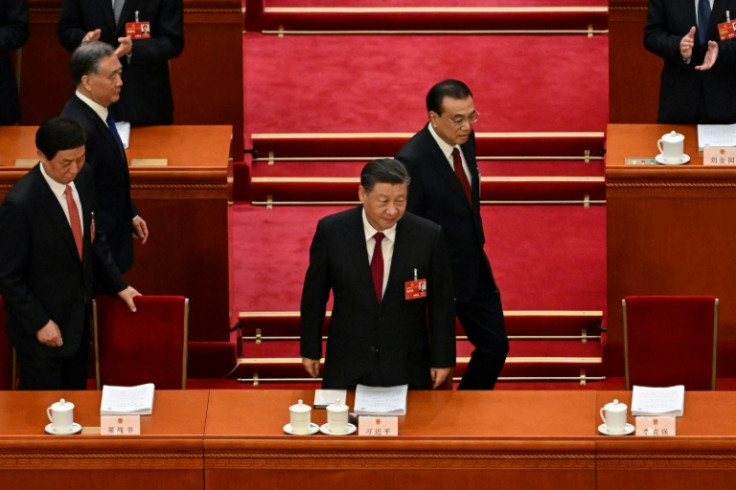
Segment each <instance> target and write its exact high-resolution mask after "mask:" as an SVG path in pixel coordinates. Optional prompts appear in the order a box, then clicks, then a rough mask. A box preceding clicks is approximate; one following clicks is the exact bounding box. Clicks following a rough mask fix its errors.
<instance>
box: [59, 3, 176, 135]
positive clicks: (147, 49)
mask: <svg viewBox="0 0 736 490" xmlns="http://www.w3.org/2000/svg"><path fill="white" fill-rule="evenodd" d="M183 9H184V8H183V5H182V0H125V4H124V6H123V11H122V13H121V15H120V22H118V24H117V25H115V17H114V14H113V10H112V2H110V1H109V0H63V1H62V5H61V17H60V18H59V24H58V27H57V33H58V35H59V41H60V42H61V45H62V46H64V47H65V48H66V49H68V50H69V51H74V49H76V48H77V47H78V46H79V45H80V44H81V42H82V38H84V35H85V34H86V33H87V32H89V31H93V30H95V29H101V30H102V34H101V37H100V40H101V41H104V42H106V43H108V44H111V45H112V46H113V47H117V46H118V44H119V43H118V38H119V37H125V23H126V22H133V21H135V13H136V12H138V14H139V15H138V18H139V20H140V21H141V22H143V21H147V22H150V23H151V39H139V40H134V41H133V51H132V57H131V61H130V63H128V59H127V57H125V56H123V57H122V58H120V62H121V63H122V65H123V88H122V91H121V93H120V100H119V101H118V102H117V103H115V104H113V105H112V106H111V110H112V113H113V116H114V117H115V119H116V120H117V121H130V123H131V124H133V125H153V124H171V123H172V121H173V110H174V104H173V100H172V97H171V84H170V81H169V60H170V59H172V58H176V57H177V56H179V54H180V53H181V51H182V49H183V48H184V33H183V20H182V19H183Z"/></svg>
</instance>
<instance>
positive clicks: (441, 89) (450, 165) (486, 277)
mask: <svg viewBox="0 0 736 490" xmlns="http://www.w3.org/2000/svg"><path fill="white" fill-rule="evenodd" d="M427 112H428V117H429V123H428V124H427V125H426V126H425V127H424V128H423V129H422V130H421V131H419V132H418V133H417V134H415V135H414V136H413V137H412V138H411V139H410V140H409V141H408V142H407V143H406V144H405V145H404V146H403V147H402V148H401V150H399V153H398V154H397V155H396V158H397V160H400V161H401V162H403V163H404V165H405V166H406V168H407V170H408V171H409V174H410V176H411V182H412V184H411V192H410V193H409V201H408V206H407V211H409V212H411V213H414V214H418V215H419V216H423V217H425V218H428V219H430V220H432V221H434V222H436V223H438V224H439V225H441V226H442V229H443V230H444V232H445V237H446V238H447V242H448V245H449V249H450V256H451V259H452V273H453V282H454V285H455V299H456V310H457V318H458V320H459V321H460V324H461V325H462V326H463V329H464V330H465V333H466V334H467V336H468V339H469V340H470V342H471V343H472V344H473V347H474V348H475V349H474V351H473V353H472V355H471V358H470V362H469V363H468V365H467V367H466V369H465V373H464V374H463V378H462V381H461V382H460V385H459V387H458V388H459V389H465V390H482V389H487V390H490V389H493V387H494V386H495V384H496V380H497V379H498V376H499V374H500V373H501V369H503V365H504V363H505V362H506V355H507V354H508V349H509V344H508V337H507V336H506V327H505V324H504V318H503V308H502V306H501V294H500V292H499V290H498V286H496V281H495V279H494V278H493V272H492V270H491V265H490V262H489V261H488V257H487V256H486V254H485V251H484V250H483V244H484V243H485V236H484V233H483V221H482V219H481V216H480V178H479V174H478V166H477V164H476V161H475V135H474V133H473V124H474V123H475V122H476V121H477V120H478V117H479V113H478V111H477V110H476V109H475V104H474V102H473V95H472V93H471V92H470V89H469V88H468V86H467V85H465V83H463V82H461V81H459V80H444V81H442V82H440V83H438V84H437V85H435V86H434V87H432V88H431V89H430V91H429V93H428V94H427Z"/></svg>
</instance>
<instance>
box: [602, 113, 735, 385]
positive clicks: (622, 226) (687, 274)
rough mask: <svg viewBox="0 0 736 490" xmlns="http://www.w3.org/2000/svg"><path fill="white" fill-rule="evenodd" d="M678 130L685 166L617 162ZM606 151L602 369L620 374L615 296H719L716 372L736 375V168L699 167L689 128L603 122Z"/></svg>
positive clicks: (646, 153) (645, 152) (647, 153)
mask: <svg viewBox="0 0 736 490" xmlns="http://www.w3.org/2000/svg"><path fill="white" fill-rule="evenodd" d="M672 130H676V131H678V132H680V133H682V134H684V135H685V153H686V154H688V155H690V158H691V161H690V163H688V164H687V165H679V166H671V165H667V166H665V165H624V161H625V157H626V156H632V157H654V155H655V154H657V153H658V151H657V146H656V143H657V140H658V139H659V138H660V137H661V135H662V134H664V133H666V132H669V131H672ZM607 145H608V149H607V153H606V214H607V249H608V265H607V268H608V272H607V285H608V330H609V332H608V335H609V342H608V345H607V346H606V356H604V357H605V359H606V361H605V362H606V363H607V367H606V369H607V373H608V374H609V375H612V376H616V375H618V376H623V372H624V366H623V332H622V329H623V327H622V312H621V299H622V298H623V297H624V296H628V295H642V294H643V295H647V294H664V295H691V294H692V295H712V296H716V297H718V298H720V325H719V331H718V342H719V345H720V348H719V353H718V357H719V363H718V375H719V377H720V376H725V377H733V376H736V364H734V363H732V362H730V359H731V358H732V356H733V355H734V354H733V351H734V345H736V289H734V287H733V286H734V277H736V260H734V258H733V257H734V248H733V243H734V241H735V240H736V220H734V213H733V210H734V209H736V168H734V167H719V166H703V162H702V157H703V154H702V152H698V148H697V135H696V128H695V127H694V126H677V125H665V124H663V125H658V124H643V125H636V124H609V125H608V134H607Z"/></svg>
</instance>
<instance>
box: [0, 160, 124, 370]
mask: <svg viewBox="0 0 736 490" xmlns="http://www.w3.org/2000/svg"><path fill="white" fill-rule="evenodd" d="M39 165H40V164H39ZM39 165H36V167H34V168H33V169H32V170H31V171H30V172H28V174H26V175H25V176H24V177H23V178H21V179H20V180H19V181H18V182H17V183H16V184H15V185H14V186H13V188H12V189H11V190H10V192H9V193H8V195H7V196H6V198H5V200H4V201H3V204H2V206H0V294H2V296H3V299H4V300H5V308H6V312H7V313H6V314H7V324H6V327H7V332H8V336H9V337H10V340H11V342H12V343H13V345H14V346H15V347H16V349H19V350H23V351H29V352H30V351H36V352H41V353H42V354H45V355H48V356H70V355H72V354H74V353H75V352H76V351H77V349H78V348H79V345H80V344H79V343H80V340H81V339H82V335H83V332H84V328H85V324H86V322H88V320H89V318H88V314H89V307H88V305H89V304H90V300H91V298H92V290H93V286H94V281H95V279H98V280H100V281H102V282H103V283H104V285H105V287H106V288H107V289H110V290H112V291H122V290H123V289H125V287H126V284H125V282H124V281H123V279H122V276H121V275H120V273H119V272H118V270H117V268H116V267H115V265H114V263H113V261H112V257H110V254H109V252H108V251H107V248H106V247H105V245H104V241H101V240H95V241H94V242H92V241H91V231H90V227H91V223H92V212H93V203H94V184H93V182H92V176H91V172H90V170H91V169H88V168H86V165H85V167H83V169H82V171H81V172H80V173H79V175H78V176H77V178H76V179H75V181H74V183H75V186H76V187H77V192H78V193H79V199H80V201H81V204H82V215H83V218H84V219H83V226H84V241H83V253H82V256H83V259H80V257H79V253H78V252H77V248H76V244H75V242H74V236H73V235H72V231H71V227H70V226H69V221H68V220H67V218H66V216H65V215H64V211H63V210H62V208H61V205H60V204H59V201H58V199H57V198H56V197H55V196H54V194H53V193H52V192H51V188H50V187H49V186H48V184H47V183H46V181H45V180H44V178H43V175H41V170H40V169H39ZM49 320H53V321H54V322H56V324H57V325H58V326H59V329H60V330H61V335H62V338H63V339H64V345H63V346H61V347H47V346H45V345H43V344H41V343H40V342H38V340H37V339H36V332H37V331H38V330H39V329H41V328H42V327H43V326H44V325H46V323H48V321H49Z"/></svg>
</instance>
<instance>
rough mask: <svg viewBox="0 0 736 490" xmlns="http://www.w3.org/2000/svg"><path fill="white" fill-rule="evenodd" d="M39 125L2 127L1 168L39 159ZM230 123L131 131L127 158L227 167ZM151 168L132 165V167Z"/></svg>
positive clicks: (0, 136) (160, 127) (192, 165)
mask: <svg viewBox="0 0 736 490" xmlns="http://www.w3.org/2000/svg"><path fill="white" fill-rule="evenodd" d="M37 129H38V127H36V126H5V127H0V168H6V167H10V168H13V167H14V165H15V160H16V159H19V158H22V159H30V160H37V159H38V158H37V156H36V144H35V137H36V130H37ZM231 139H232V128H231V127H230V126H148V127H143V128H133V129H131V133H130V147H129V148H128V150H127V154H128V161H132V160H133V159H134V158H167V159H168V165H167V166H166V167H165V168H172V167H185V168H186V167H217V168H223V169H225V168H227V165H228V159H229V155H230V141H231ZM138 168H145V169H150V167H132V169H138Z"/></svg>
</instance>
